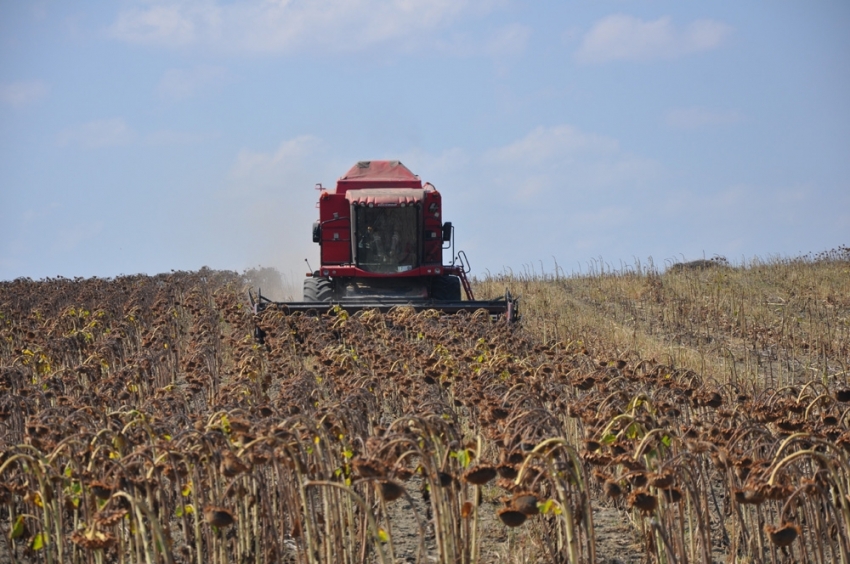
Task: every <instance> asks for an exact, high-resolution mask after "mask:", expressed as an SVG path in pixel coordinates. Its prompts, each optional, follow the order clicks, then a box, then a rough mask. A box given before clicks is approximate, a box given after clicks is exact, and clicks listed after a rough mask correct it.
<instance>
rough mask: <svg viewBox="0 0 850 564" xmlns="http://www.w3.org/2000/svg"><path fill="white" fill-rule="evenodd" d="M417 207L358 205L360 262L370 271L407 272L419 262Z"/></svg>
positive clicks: (358, 258)
mask: <svg viewBox="0 0 850 564" xmlns="http://www.w3.org/2000/svg"><path fill="white" fill-rule="evenodd" d="M417 209H418V208H417V207H414V206H406V207H400V206H399V207H381V206H376V207H371V208H370V207H367V206H358V207H355V217H356V221H355V241H356V255H357V266H359V267H360V268H362V269H363V270H366V271H369V272H383V273H390V272H405V271H408V270H410V269H412V268H416V267H417V266H419V261H418V260H417V258H418V252H417V251H418V241H417V239H416V233H417V232H418V228H417V227H418V226H417V217H418V216H417V213H416V212H417Z"/></svg>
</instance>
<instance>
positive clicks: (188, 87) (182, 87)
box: [157, 65, 227, 100]
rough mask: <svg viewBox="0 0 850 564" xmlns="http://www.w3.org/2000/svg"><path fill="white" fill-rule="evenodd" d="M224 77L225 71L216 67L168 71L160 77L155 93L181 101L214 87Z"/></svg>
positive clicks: (207, 66) (206, 66)
mask: <svg viewBox="0 0 850 564" xmlns="http://www.w3.org/2000/svg"><path fill="white" fill-rule="evenodd" d="M226 76H227V70H226V69H225V68H224V67H218V66H209V65H205V66H198V67H194V68H192V69H169V70H167V71H166V72H165V74H163V75H162V78H161V79H160V81H159V85H158V86H157V93H158V94H159V95H160V96H161V97H163V98H167V99H170V100H183V99H186V98H191V97H192V96H194V95H195V94H197V93H198V92H201V91H204V90H207V89H209V88H211V87H213V86H215V85H216V84H218V83H220V82H221V81H222V80H224V79H225V77H226Z"/></svg>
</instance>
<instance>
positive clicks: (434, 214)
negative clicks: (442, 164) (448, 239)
mask: <svg viewBox="0 0 850 564" xmlns="http://www.w3.org/2000/svg"><path fill="white" fill-rule="evenodd" d="M425 186H426V191H425V202H424V204H423V206H422V210H423V214H424V218H425V221H424V223H425V238H424V243H423V247H424V248H423V255H424V256H423V257H422V263H423V264H426V265H430V264H442V263H443V229H442V228H443V218H442V202H441V199H440V193H439V192H437V191H436V190H433V186H431V185H430V184H426V185H425ZM428 187H431V188H432V189H431V190H428V189H427V188H428Z"/></svg>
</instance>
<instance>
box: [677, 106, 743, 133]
mask: <svg viewBox="0 0 850 564" xmlns="http://www.w3.org/2000/svg"><path fill="white" fill-rule="evenodd" d="M742 119H743V118H742V116H741V114H740V113H739V112H737V111H735V110H726V111H720V110H709V109H707V108H701V107H694V108H674V109H672V110H670V111H668V112H667V115H666V117H665V121H666V123H667V125H668V126H670V127H673V128H675V129H700V128H704V127H714V126H721V125H733V124H735V123H738V122H740V121H741V120H742Z"/></svg>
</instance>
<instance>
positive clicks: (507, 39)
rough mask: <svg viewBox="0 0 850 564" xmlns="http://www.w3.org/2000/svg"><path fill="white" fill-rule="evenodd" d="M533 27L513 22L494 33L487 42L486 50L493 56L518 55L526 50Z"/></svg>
mask: <svg viewBox="0 0 850 564" xmlns="http://www.w3.org/2000/svg"><path fill="white" fill-rule="evenodd" d="M529 37H531V28H530V27H528V26H524V25H521V24H512V25H509V26H506V27H503V28H501V29H498V30H496V31H495V33H493V35H492V36H491V37H490V39H488V40H487V42H486V49H485V50H486V51H487V52H488V53H489V54H490V55H493V56H511V55H518V54H520V53H522V52H523V51H525V48H526V46H527V45H528V39H529Z"/></svg>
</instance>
